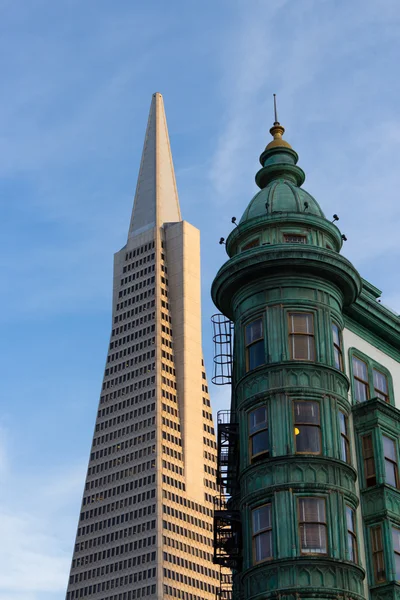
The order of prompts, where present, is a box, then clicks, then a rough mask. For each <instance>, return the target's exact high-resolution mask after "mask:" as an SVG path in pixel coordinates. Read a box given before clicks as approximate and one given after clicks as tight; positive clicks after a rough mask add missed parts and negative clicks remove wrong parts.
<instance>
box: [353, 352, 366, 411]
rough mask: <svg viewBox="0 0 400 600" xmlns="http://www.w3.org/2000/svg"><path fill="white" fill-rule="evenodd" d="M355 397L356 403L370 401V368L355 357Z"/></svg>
mask: <svg viewBox="0 0 400 600" xmlns="http://www.w3.org/2000/svg"><path fill="white" fill-rule="evenodd" d="M353 379H354V396H355V398H354V399H355V401H356V402H365V401H366V400H368V399H369V384H368V367H367V365H366V363H365V362H364V361H363V360H360V359H359V358H357V357H356V356H353Z"/></svg>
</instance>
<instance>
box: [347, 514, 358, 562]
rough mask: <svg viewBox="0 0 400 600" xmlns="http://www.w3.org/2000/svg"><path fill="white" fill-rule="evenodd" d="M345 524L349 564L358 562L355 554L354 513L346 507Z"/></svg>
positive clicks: (355, 530)
mask: <svg viewBox="0 0 400 600" xmlns="http://www.w3.org/2000/svg"><path fill="white" fill-rule="evenodd" d="M346 524H347V551H348V553H349V560H350V561H351V562H354V563H357V562H358V552H357V533H356V532H357V529H356V513H355V511H354V510H353V509H352V508H350V506H346Z"/></svg>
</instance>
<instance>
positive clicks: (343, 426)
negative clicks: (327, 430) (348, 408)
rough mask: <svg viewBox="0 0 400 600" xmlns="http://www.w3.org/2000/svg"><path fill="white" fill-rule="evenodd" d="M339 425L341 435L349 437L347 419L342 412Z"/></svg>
mask: <svg viewBox="0 0 400 600" xmlns="http://www.w3.org/2000/svg"><path fill="white" fill-rule="evenodd" d="M339 424H340V433H344V435H347V419H346V415H345V414H344V413H342V412H339Z"/></svg>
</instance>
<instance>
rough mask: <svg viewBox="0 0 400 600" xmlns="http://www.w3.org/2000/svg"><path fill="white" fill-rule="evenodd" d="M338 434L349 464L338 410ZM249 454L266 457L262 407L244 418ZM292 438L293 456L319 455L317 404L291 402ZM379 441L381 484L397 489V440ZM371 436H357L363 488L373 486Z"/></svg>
mask: <svg viewBox="0 0 400 600" xmlns="http://www.w3.org/2000/svg"><path fill="white" fill-rule="evenodd" d="M338 421H339V431H340V458H341V460H343V461H344V462H347V463H351V452H350V437H349V427H348V418H347V416H346V415H345V413H343V412H342V411H339V412H338ZM248 432H249V454H250V459H251V460H252V461H253V462H254V461H256V460H258V459H259V458H267V457H268V456H269V454H270V439H269V424H268V413H267V407H266V406H259V407H258V408H256V409H254V410H252V411H251V412H250V413H249V415H248ZM293 439H294V448H295V452H296V453H297V454H321V453H322V439H321V415H320V405H319V402H315V401H306V400H294V401H293ZM378 439H379V442H376V441H375V443H381V444H382V450H383V452H382V456H383V460H384V473H385V483H386V484H387V485H391V486H393V487H396V488H398V489H399V488H400V481H399V473H398V462H399V447H398V441H397V440H396V439H394V438H391V437H390V436H388V435H385V434H383V433H382V434H381V435H380V436H379V437H378ZM374 445H375V444H374V441H373V434H372V433H369V434H367V435H364V436H362V437H361V447H362V457H363V463H364V464H363V470H364V483H365V487H371V486H374V485H376V482H377V477H376V465H375V454H376V453H375V451H374Z"/></svg>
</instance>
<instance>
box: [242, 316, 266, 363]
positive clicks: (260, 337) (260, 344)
mask: <svg viewBox="0 0 400 600" xmlns="http://www.w3.org/2000/svg"><path fill="white" fill-rule="evenodd" d="M245 336H246V340H245V341H246V369H247V371H251V370H252V369H255V368H256V367H259V366H260V365H263V364H264V363H265V350H264V334H263V321H262V319H261V318H260V319H257V320H256V321H253V322H252V323H249V324H248V325H246V328H245Z"/></svg>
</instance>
